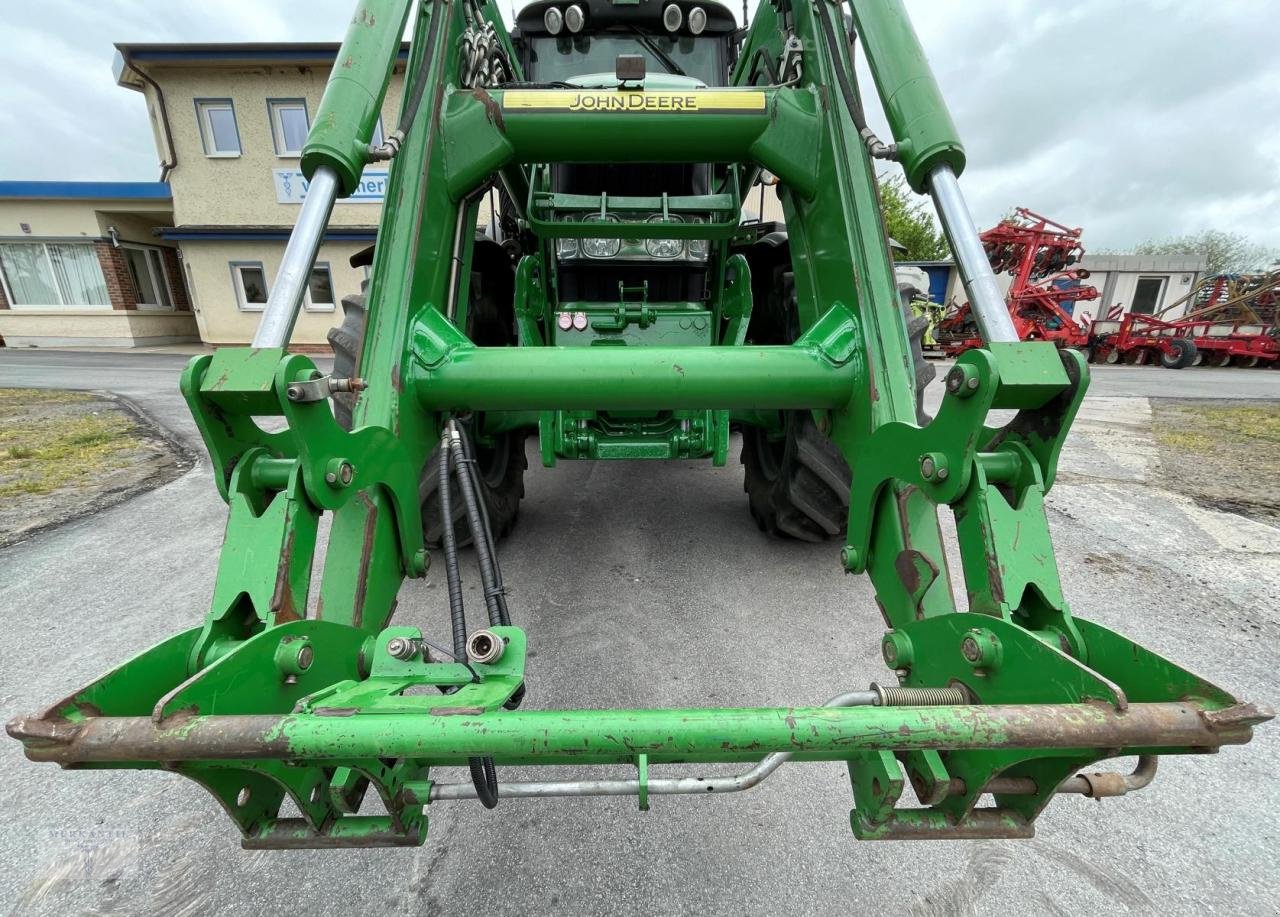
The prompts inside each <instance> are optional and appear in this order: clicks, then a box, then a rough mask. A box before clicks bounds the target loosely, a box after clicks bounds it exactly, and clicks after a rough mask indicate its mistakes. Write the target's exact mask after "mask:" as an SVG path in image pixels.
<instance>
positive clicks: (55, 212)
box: [0, 199, 173, 244]
mask: <svg viewBox="0 0 1280 917" xmlns="http://www.w3.org/2000/svg"><path fill="white" fill-rule="evenodd" d="M112 208H118V209H112ZM124 211H128V212H127V213H126V212H124ZM23 223H26V224H27V225H28V226H30V227H31V233H30V234H29V238H30V239H31V241H32V242H38V241H40V240H41V239H66V238H72V239H74V238H84V239H105V238H107V227H108V226H112V225H114V226H115V227H116V228H117V229H118V230H119V231H120V235H121V237H127V238H130V239H132V241H135V242H147V243H148V244H159V239H157V238H156V237H155V236H154V235H152V232H151V230H152V229H153V228H154V227H157V226H171V225H173V210H172V208H171V207H170V206H169V202H168V201H135V200H129V201H119V202H112V201H103V200H78V201H75V200H72V201H66V200H62V201H55V200H36V199H23V200H2V201H0V238H26V237H28V234H27V233H24V232H23V231H22V224H23ZM126 226H127V227H128V229H129V233H126V232H125V228H126Z"/></svg>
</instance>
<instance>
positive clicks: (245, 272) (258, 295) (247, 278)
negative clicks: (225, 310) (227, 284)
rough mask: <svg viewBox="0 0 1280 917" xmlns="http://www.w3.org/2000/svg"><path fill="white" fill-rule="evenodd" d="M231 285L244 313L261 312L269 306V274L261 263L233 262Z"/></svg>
mask: <svg viewBox="0 0 1280 917" xmlns="http://www.w3.org/2000/svg"><path fill="white" fill-rule="evenodd" d="M231 285H232V286H233V287H235V291H236V303H237V304H238V305H239V306H240V309H241V310H242V311H244V312H261V311H262V309H263V307H264V306H265V305H266V304H267V272H266V269H265V268H263V266H262V262H261V261H233V262H232V263H231Z"/></svg>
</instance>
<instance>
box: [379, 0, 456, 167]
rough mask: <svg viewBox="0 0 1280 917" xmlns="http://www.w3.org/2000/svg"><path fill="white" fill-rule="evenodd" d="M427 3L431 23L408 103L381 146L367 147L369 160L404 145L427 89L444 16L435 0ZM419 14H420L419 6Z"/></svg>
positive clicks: (395, 151) (383, 157) (388, 155)
mask: <svg viewBox="0 0 1280 917" xmlns="http://www.w3.org/2000/svg"><path fill="white" fill-rule="evenodd" d="M428 5H429V6H431V7H432V10H431V24H430V25H429V26H428V28H427V42H426V47H425V48H424V49H423V52H422V59H421V61H420V62H419V64H418V71H417V73H415V74H414V77H413V86H412V87H411V88H410V90H409V98H408V104H407V105H406V106H405V109H404V113H403V114H402V115H401V116H400V124H399V125H398V126H397V127H396V129H395V130H394V131H392V132H391V133H390V134H388V135H387V136H386V137H384V138H383V141H382V146H370V147H369V152H368V159H369V161H371V162H386V161H387V160H390V159H394V158H395V157H396V156H397V155H398V154H399V153H400V148H401V147H402V146H404V138H405V137H407V136H408V134H409V129H410V128H412V127H413V122H414V121H415V120H417V117H418V109H419V108H421V107H422V96H423V95H424V94H425V93H426V91H427V83H428V82H429V81H430V80H429V76H430V73H431V64H432V62H433V59H434V57H435V48H436V38H437V35H438V33H439V31H440V20H441V19H442V18H443V17H444V13H442V12H440V11H439V10H437V9H435V8H434V7H436V6H437V5H438V4H437V3H436V2H435V0H431V2H430V3H428V2H425V0H424V3H423V4H422V6H423V7H426V6H428ZM419 15H421V8H420V11H419Z"/></svg>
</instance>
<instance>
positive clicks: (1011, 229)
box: [934, 207, 1098, 357]
mask: <svg viewBox="0 0 1280 917" xmlns="http://www.w3.org/2000/svg"><path fill="white" fill-rule="evenodd" d="M1082 231H1083V230H1081V229H1079V228H1076V229H1071V228H1068V227H1066V226H1064V225H1062V224H1061V223H1056V222H1054V221H1053V220H1050V219H1048V218H1047V217H1043V216H1041V215H1040V214H1038V213H1034V212H1032V211H1030V210H1028V209H1027V208H1025V207H1019V208H1018V209H1017V210H1016V211H1014V215H1013V216H1011V217H1006V218H1005V219H1003V220H1001V221H1000V223H999V224H997V225H996V226H995V227H993V228H991V229H988V230H987V231H986V232H984V233H982V235H981V239H982V244H983V247H984V248H985V249H986V252H987V258H988V259H989V260H990V261H991V267H992V269H993V270H994V271H995V272H996V273H997V274H1000V273H1006V272H1007V273H1009V274H1012V275H1013V282H1012V283H1011V284H1010V285H1009V292H1008V293H1007V294H1006V296H1005V302H1006V304H1007V305H1008V307H1009V315H1010V316H1011V317H1012V318H1013V326H1014V328H1016V329H1017V332H1018V337H1019V338H1021V339H1022V340H1024V341H1052V342H1053V343H1055V344H1057V345H1058V346H1059V347H1074V348H1078V349H1085V348H1087V347H1088V344H1089V327H1088V326H1087V325H1085V324H1084V323H1083V322H1081V321H1079V320H1078V319H1076V318H1075V316H1074V315H1073V314H1072V312H1071V310H1070V309H1069V308H1068V306H1069V305H1070V304H1073V303H1076V302H1081V301H1088V300H1092V299H1097V298H1098V291H1097V290H1096V289H1094V288H1093V287H1091V286H1084V285H1082V284H1081V281H1082V280H1086V279H1088V277H1089V272H1088V271H1086V270H1083V269H1080V268H1073V267H1072V265H1074V264H1078V263H1079V262H1080V259H1081V258H1082V257H1084V248H1083V246H1081V244H1080V234H1081V232H1082ZM934 337H935V338H936V339H937V341H938V343H939V344H941V345H942V349H943V352H944V353H945V354H946V355H947V356H949V357H954V356H958V355H960V354H962V353H964V352H965V351H966V350H972V349H974V348H976V347H981V346H982V344H983V342H982V337H981V335H979V333H978V326H977V324H976V322H975V321H974V319H973V315H972V313H971V312H970V309H969V304H968V303H965V304H964V305H962V306H960V307H958V308H957V309H956V310H954V311H952V312H951V313H950V314H948V315H947V316H946V317H944V318H943V320H942V321H941V322H940V323H939V324H938V327H937V329H936V330H935V331H934Z"/></svg>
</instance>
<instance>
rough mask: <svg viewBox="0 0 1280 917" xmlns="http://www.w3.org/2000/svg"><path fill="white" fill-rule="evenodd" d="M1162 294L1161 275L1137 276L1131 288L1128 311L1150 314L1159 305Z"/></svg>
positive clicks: (1162, 281) (1162, 279)
mask: <svg viewBox="0 0 1280 917" xmlns="http://www.w3.org/2000/svg"><path fill="white" fill-rule="evenodd" d="M1163 294H1164V278H1163V277H1139V278H1138V284H1137V286H1136V287H1134V290H1133V303H1132V304H1131V305H1130V306H1129V311H1130V312H1135V313H1137V314H1138V315H1150V314H1152V313H1153V312H1155V311H1156V308H1157V307H1158V306H1159V305H1160V299H1161V297H1162V296H1163Z"/></svg>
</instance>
